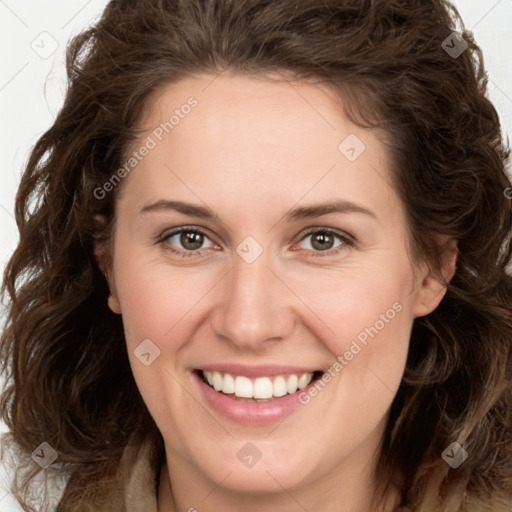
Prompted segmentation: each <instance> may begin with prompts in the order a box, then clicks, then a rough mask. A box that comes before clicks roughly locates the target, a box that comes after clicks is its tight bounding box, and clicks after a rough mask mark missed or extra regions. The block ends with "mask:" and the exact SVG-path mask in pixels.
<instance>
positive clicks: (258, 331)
mask: <svg viewBox="0 0 512 512" xmlns="http://www.w3.org/2000/svg"><path fill="white" fill-rule="evenodd" d="M249 244H250V242H249ZM245 249H247V246H245ZM251 252H252V254H251ZM247 254H251V256H250V257H246V255H247ZM254 254H255V253H254V247H252V248H251V247H250V246H249V251H246V252H245V253H244V244H243V243H242V244H240V245H239V247H238V248H237V254H234V257H233V267H232V269H231V272H230V273H229V276H228V278H227V279H226V281H225V283H224V287H223V289H222V293H221V296H220V297H219V301H218V305H217V308H216V315H215V321H214V326H213V327H214V330H215V332H216V333H217V334H218V335H221V336H223V337H225V338H229V339H230V341H231V342H232V343H234V344H236V345H239V346H240V347H242V346H244V347H246V348H249V347H253V348H257V347H258V346H259V345H260V344H261V343H263V342H265V341H266V340H269V339H273V340H278V339H283V338H285V337H287V336H288V335H289V334H290V333H291V331H292V329H293V313H292V310H291V308H290V297H286V290H285V287H284V286H283V284H282V283H280V282H279V279H277V278H276V276H275V275H274V273H273V272H272V271H271V270H270V268H269V267H270V264H271V262H270V257H269V254H268V253H267V252H266V251H262V252H261V253H260V254H259V255H257V256H256V257H255V258H254ZM288 295H289V292H288Z"/></svg>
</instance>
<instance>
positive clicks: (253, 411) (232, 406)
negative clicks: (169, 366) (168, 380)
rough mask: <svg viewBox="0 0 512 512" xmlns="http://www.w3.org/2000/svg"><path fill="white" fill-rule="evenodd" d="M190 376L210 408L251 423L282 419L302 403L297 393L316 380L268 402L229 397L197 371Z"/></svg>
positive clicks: (230, 417)
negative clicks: (209, 383)
mask: <svg viewBox="0 0 512 512" xmlns="http://www.w3.org/2000/svg"><path fill="white" fill-rule="evenodd" d="M192 376H193V378H194V379H195V380H196V382H197V383H198V385H199V388H200V389H201V392H202V393H203V395H204V397H205V399H206V401H207V403H208V404H209V405H210V407H211V408H212V409H214V410H215V411H217V412H219V413H220V414H222V415H223V416H225V417H226V418H228V419H230V420H232V421H236V422H237V423H247V424H253V425H261V424H268V423H275V422H277V421H282V420H283V419H284V418H286V417H287V416H289V415H290V414H291V413H292V412H293V411H294V410H295V409H297V408H298V407H299V406H301V405H303V404H301V402H299V394H300V393H303V392H307V391H308V388H309V387H310V386H312V385H313V384H314V382H316V380H315V381H313V382H311V383H310V384H309V385H308V386H306V387H305V388H304V389H299V390H298V391H296V392H295V393H293V394H292V395H285V396H282V397H280V398H275V399H274V400H271V401H269V402H243V401H241V400H236V399H235V398H231V396H230V395H225V394H224V393H220V392H219V391H215V390H214V389H213V388H211V387H210V386H209V385H208V384H206V382H204V381H203V379H202V378H201V376H200V375H199V374H198V373H197V372H192Z"/></svg>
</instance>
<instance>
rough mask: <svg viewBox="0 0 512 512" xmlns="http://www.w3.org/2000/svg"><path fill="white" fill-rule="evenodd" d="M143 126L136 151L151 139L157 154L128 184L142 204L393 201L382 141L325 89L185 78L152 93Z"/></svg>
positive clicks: (259, 80) (219, 78)
mask: <svg viewBox="0 0 512 512" xmlns="http://www.w3.org/2000/svg"><path fill="white" fill-rule="evenodd" d="M191 99H192V100H191ZM190 105H193V106H192V107H191V106H190ZM141 127H142V128H143V130H144V131H143V134H142V136H141V137H139V139H138V140H137V141H136V142H135V143H134V144H133V145H132V148H131V150H132V151H133V150H137V148H139V147H141V146H142V145H144V144H145V143H146V142H147V141H148V140H149V139H151V141H152V143H151V146H152V149H151V150H150V151H149V152H148V154H147V155H146V156H145V157H144V158H143V159H142V160H141V161H140V162H139V163H137V165H136V168H135V169H134V171H133V172H132V173H131V174H130V177H129V180H128V181H129V182H130V184H127V188H128V189H132V191H133V192H136V194H137V196H138V197H139V200H140V202H143V201H146V200H149V199H156V198H157V196H161V195H165V194H168V195H169V194H172V195H173V196H175V195H176V194H182V195H183V194H185V195H187V196H188V197H189V198H191V197H193V194H194V192H195V193H196V196H199V197H201V196H206V197H209V198H210V200H211V201H214V200H216V199H218V198H224V200H225V199H226V198H230V203H231V204H233V206H234V205H235V204H237V205H238V206H242V205H243V206H244V207H246V208H248V207H250V205H251V204H253V202H262V201H263V202H264V203H268V202H269V201H273V202H274V204H281V205H282V204H283V201H287V202H288V203H289V202H296V201H299V200H301V198H303V197H305V196H306V195H307V198H308V199H309V200H311V201H314V200H317V199H338V198H340V197H341V196H343V199H353V200H355V201H358V202H362V200H363V199H364V200H365V201H366V202H370V203H374V206H375V205H376V206H377V207H378V206H379V203H382V206H383V207H384V206H386V201H388V202H389V199H390V198H393V201H395V202H396V197H394V191H393V189H392V186H391V179H390V174H389V164H388V154H387V151H386V149H385V146H384V145H383V144H382V142H381V140H380V139H379V134H378V133H377V132H376V131H372V130H367V129H363V128H361V127H359V126H357V125H355V124H354V123H352V122H351V121H350V120H349V119H348V118H347V117H346V115H345V114H344V111H343V104H342V102H341V99H340V98H339V97H338V96H337V95H336V94H335V92H334V91H333V90H332V89H330V88H329V87H327V86H325V85H321V84H313V83H304V82H292V83H288V82H284V81H282V80H277V79H274V80H270V79H268V78H262V77H252V76H240V75H224V74H223V75H220V76H215V75H201V76H195V77H189V78H186V79H183V80H181V81H178V82H176V83H172V84H168V85H166V86H165V87H162V88H160V89H159V90H158V91H157V92H156V93H155V94H153V96H152V97H151V98H150V101H149V102H148V104H147V109H146V111H145V115H144V118H143V119H142V120H141ZM153 146H154V147H153ZM187 189H188V190H187ZM191 193H192V195H191ZM182 198H183V197H182ZM196 199H197V197H196ZM388 205H389V204H388Z"/></svg>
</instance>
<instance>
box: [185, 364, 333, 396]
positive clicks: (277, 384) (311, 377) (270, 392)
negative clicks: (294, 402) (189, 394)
mask: <svg viewBox="0 0 512 512" xmlns="http://www.w3.org/2000/svg"><path fill="white" fill-rule="evenodd" d="M195 372H196V373H197V375H198V376H199V377H200V378H201V379H202V380H203V382H204V383H205V384H207V385H208V386H209V387H210V388H212V389H214V390H215V391H217V392H218V393H222V394H224V395H226V396H229V397H230V398H233V399H235V400H239V401H243V402H270V401H273V400H276V399H279V398H282V397H285V396H287V395H293V394H294V393H296V392H297V391H300V390H302V389H304V388H305V387H306V386H309V385H310V384H311V383H312V382H313V381H316V380H317V379H319V378H320V377H321V376H322V374H323V372H322V371H320V370H319V371H315V372H313V373H302V374H298V373H291V374H287V375H277V376H272V377H270V376H269V377H258V378H255V379H251V378H249V377H246V376H244V375H232V374H230V373H225V372H217V371H207V370H195Z"/></svg>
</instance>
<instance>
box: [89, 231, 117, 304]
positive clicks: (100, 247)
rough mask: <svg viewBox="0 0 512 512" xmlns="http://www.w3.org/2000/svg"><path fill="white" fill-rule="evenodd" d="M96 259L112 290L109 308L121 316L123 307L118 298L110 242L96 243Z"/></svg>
mask: <svg viewBox="0 0 512 512" xmlns="http://www.w3.org/2000/svg"><path fill="white" fill-rule="evenodd" d="M94 257H95V259H96V262H97V263H98V267H99V268H100V270H101V272H102V274H103V275H104V276H105V279H106V280H107V284H108V288H109V290H110V295H109V297H108V299H107V304H108V307H109V308H110V310H111V311H112V312H113V313H116V314H121V306H120V304H119V299H118V298H117V289H116V283H115V279H114V277H113V272H112V255H111V251H110V247H109V242H108V241H96V242H95V243H94Z"/></svg>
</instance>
